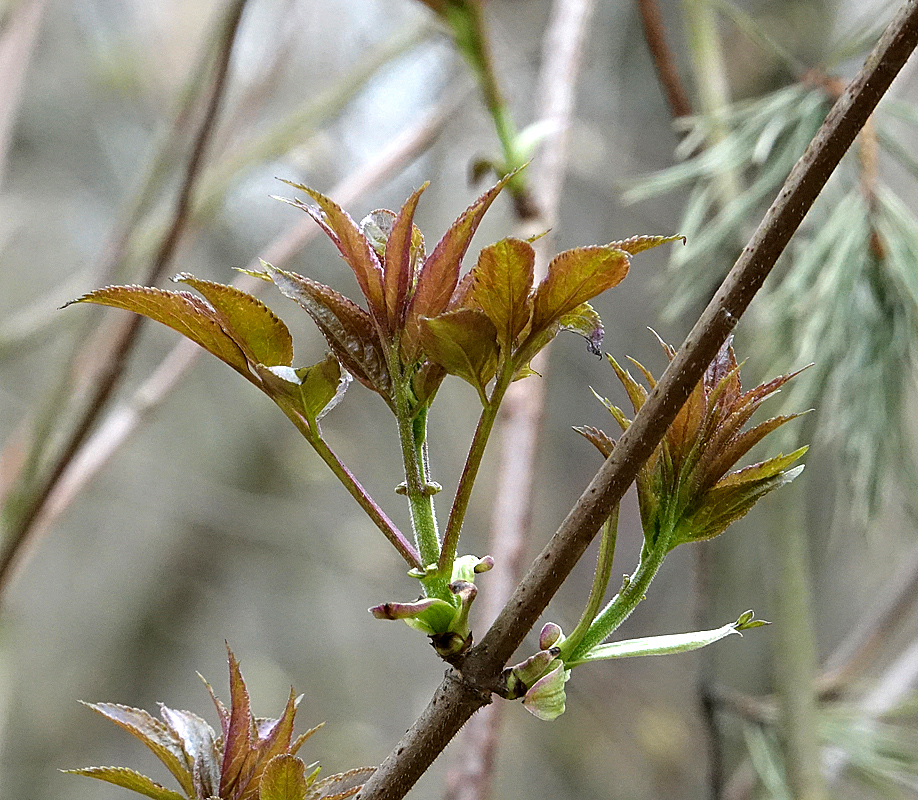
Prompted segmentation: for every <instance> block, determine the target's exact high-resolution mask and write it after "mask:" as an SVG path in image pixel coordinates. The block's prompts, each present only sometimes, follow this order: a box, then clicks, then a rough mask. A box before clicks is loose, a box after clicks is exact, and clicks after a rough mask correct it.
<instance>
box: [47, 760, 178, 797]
mask: <svg viewBox="0 0 918 800" xmlns="http://www.w3.org/2000/svg"><path fill="white" fill-rule="evenodd" d="M64 771H65V772H67V773H68V774H69V775H85V776H86V777H88V778H98V779H99V780H100V781H107V782H108V783H113V784H115V786H120V787H121V788H122V789H130V790H131V791H132V792H137V793H138V794H143V795H146V796H147V797H150V798H152V799H153V800H186V796H185V795H183V794H179V793H178V792H173V791H172V790H171V789H166V788H165V787H163V786H160V785H159V784H158V783H155V782H154V781H152V780H150V779H149V778H148V777H147V776H146V775H141V774H140V773H139V772H135V771H134V770H132V769H127V767H86V768H85V769H68V770H64Z"/></svg>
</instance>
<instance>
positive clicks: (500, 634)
mask: <svg viewBox="0 0 918 800" xmlns="http://www.w3.org/2000/svg"><path fill="white" fill-rule="evenodd" d="M916 44H918V0H909V2H907V3H905V4H903V6H902V7H901V8H900V10H899V13H898V14H897V15H896V17H895V19H894V20H893V22H892V23H891V24H890V26H889V28H887V30H886V32H885V33H884V34H883V37H882V38H881V39H880V41H879V42H878V44H877V46H876V48H874V51H873V52H872V53H871V55H870V56H869V57H868V59H867V61H866V62H865V64H864V66H863V68H862V69H861V71H860V72H859V74H858V76H857V77H856V78H855V80H854V81H852V82H851V84H850V85H849V86H848V88H847V89H846V91H845V93H844V94H843V95H842V97H841V98H840V99H839V100H838V102H837V103H836V104H835V106H834V107H833V108H832V110H831V112H830V113H829V115H828V117H827V118H826V121H825V122H824V123H823V125H822V127H821V128H820V130H819V132H818V133H817V134H816V136H815V137H814V139H813V141H812V142H811V143H810V145H809V147H808V148H807V150H806V152H805V153H804V154H803V156H801V158H800V160H799V161H798V162H797V164H796V165H795V166H794V168H793V170H791V174H790V175H789V176H788V179H787V181H786V182H785V184H784V186H783V188H782V189H781V191H780V193H779V194H778V197H777V199H776V200H775V201H774V203H773V204H772V206H771V208H769V210H768V212H767V213H766V214H765V218H764V219H763V220H762V222H761V224H760V225H759V227H758V229H757V230H756V232H755V234H754V235H753V237H752V239H751V240H750V242H749V244H748V245H747V246H746V248H745V249H744V250H743V253H742V255H741V256H740V257H739V259H738V260H737V262H736V264H735V265H734V266H733V269H732V270H731V271H730V274H729V275H728V276H727V278H726V279H725V280H724V282H723V284H722V285H721V287H720V289H719V290H718V291H717V293H716V295H715V296H714V298H713V299H712V300H711V302H710V304H709V305H708V307H707V308H706V309H705V310H704V312H703V313H702V315H701V317H700V318H699V320H698V322H697V323H696V324H695V326H694V328H692V330H691V332H690V333H689V335H688V337H687V338H686V340H685V342H684V343H683V345H682V347H681V348H680V349H679V352H678V353H677V354H676V356H675V358H674V359H673V361H672V363H671V364H670V366H669V368H668V369H667V370H666V372H665V373H664V374H663V377H662V378H661V379H660V382H659V383H658V384H657V386H656V388H655V389H654V390H653V392H651V394H650V396H649V398H648V399H647V402H646V403H645V404H644V406H643V408H642V409H641V411H640V412H639V413H638V414H637V416H636V417H635V420H634V422H633V423H632V424H631V426H630V427H629V429H628V430H627V431H626V432H625V433H624V434H623V436H622V438H621V439H620V441H619V443H618V445H617V446H616V448H615V451H614V452H613V454H612V456H611V457H610V458H609V459H608V460H607V461H606V462H605V464H603V466H602V467H601V468H600V470H599V472H598V473H597V474H596V476H595V477H594V479H593V480H592V481H591V482H590V484H589V486H587V488H586V489H585V490H584V492H583V494H582V495H581V497H580V499H579V500H578V502H577V504H576V505H575V506H574V508H573V509H572V510H571V511H570V513H569V514H568V516H567V518H566V519H565V520H564V522H563V523H562V524H561V526H560V528H559V529H558V530H557V531H556V533H555V535H554V536H553V537H552V539H551V540H550V541H549V543H548V544H547V545H546V546H545V548H544V549H543V551H542V552H541V553H540V554H539V556H538V557H537V558H536V560H535V562H534V563H533V565H532V566H531V567H530V569H529V572H528V574H527V575H526V576H525V577H524V578H523V580H522V581H521V582H520V584H519V585H518V586H517V588H516V591H515V592H514V594H513V596H512V597H511V598H510V601H509V602H508V603H507V605H506V606H505V607H504V609H503V611H502V612H501V614H500V615H499V616H498V618H497V620H496V621H495V622H494V624H493V625H492V626H491V628H490V630H489V631H488V632H487V634H486V635H485V637H484V638H483V639H482V641H481V643H480V644H479V645H477V646H476V647H474V648H473V649H472V650H471V651H470V652H469V654H468V656H467V658H466V659H465V661H464V663H463V664H462V665H461V671H458V670H450V672H449V673H448V674H447V677H446V679H445V680H444V682H443V683H442V684H441V686H440V687H439V689H438V690H437V692H436V694H435V695H434V698H433V700H431V703H430V705H429V706H428V707H427V709H426V710H425V711H424V713H423V714H422V716H421V717H420V718H419V719H418V721H417V722H416V723H415V724H414V725H412V727H411V728H410V729H409V730H408V732H407V733H406V735H405V737H404V738H403V739H402V741H401V742H400V743H399V744H398V745H397V746H396V748H395V750H394V751H393V752H392V753H391V754H390V755H389V756H388V758H386V760H385V761H384V762H383V763H382V764H381V765H380V766H379V768H378V769H377V771H376V772H375V773H374V774H373V775H372V776H371V777H370V780H369V781H367V783H366V785H365V786H364V788H363V790H362V791H361V793H360V797H361V800H397V798H401V797H404V796H405V794H406V793H407V792H408V791H409V790H410V789H411V787H412V786H413V785H414V783H415V782H416V781H417V780H418V778H420V776H421V775H422V774H423V773H424V771H425V770H426V769H427V768H428V767H429V766H430V764H432V763H433V761H434V760H435V759H436V757H437V756H438V755H439V754H440V752H442V750H443V749H444V748H445V747H446V745H447V743H448V742H449V741H450V739H452V738H453V736H455V734H456V732H457V731H458V730H459V729H460V728H461V727H462V725H463V724H465V722H466V721H467V720H468V719H469V718H470V717H471V716H472V714H474V713H475V711H477V710H478V709H480V708H482V707H483V706H485V705H487V704H488V703H489V702H490V690H491V689H492V688H493V687H494V685H495V682H496V681H497V679H498V677H499V675H500V671H501V669H502V668H503V666H504V664H505V663H506V662H507V661H508V660H509V658H510V656H511V655H512V654H513V652H514V651H515V650H516V648H517V647H518V646H519V644H520V643H521V642H522V640H523V638H524V636H525V635H526V633H527V631H529V629H530V628H531V627H532V626H533V625H534V624H535V622H536V620H537V619H538V617H539V615H540V614H541V613H542V611H543V610H544V608H545V606H546V605H547V604H548V601H549V600H550V599H551V597H552V596H553V595H554V594H555V592H556V591H557V590H558V588H559V587H560V586H561V584H562V583H563V582H564V580H565V579H566V578H567V576H568V575H569V574H570V571H571V570H572V569H573V567H574V565H575V564H576V563H577V561H578V559H579V558H580V557H581V555H582V554H583V552H584V551H585V550H586V548H587V546H588V545H589V543H590V541H591V540H592V539H593V537H594V536H595V534H596V532H597V530H598V529H599V526H600V525H601V523H602V521H603V519H605V517H607V516H608V515H609V513H610V512H611V510H612V508H613V506H614V505H615V504H616V503H618V502H619V500H620V499H621V497H622V495H623V494H624V492H625V490H626V489H627V488H628V486H629V485H630V484H631V482H632V481H633V480H634V477H635V475H636V474H637V471H638V469H639V468H640V466H641V464H642V463H643V462H644V461H645V460H646V459H647V458H648V457H649V456H650V454H651V453H652V452H653V449H654V447H656V445H657V444H658V443H659V441H660V440H661V439H662V437H663V434H664V433H665V431H666V429H667V428H668V427H669V425H670V424H671V423H672V421H673V419H674V418H675V416H676V414H677V413H678V411H679V409H680V408H681V406H682V404H683V403H684V402H685V400H686V398H687V397H688V395H689V393H690V392H691V390H692V388H693V387H694V386H695V384H696V383H697V382H698V380H699V379H700V378H701V375H702V373H703V372H704V369H705V368H706V366H707V365H708V364H709V363H710V361H711V359H712V358H713V357H714V356H715V355H716V353H717V350H718V349H719V348H720V346H721V345H722V344H723V342H724V341H725V339H726V338H727V336H728V335H729V334H730V332H731V331H732V330H733V328H734V327H735V326H736V323H737V322H738V321H739V319H740V317H741V316H742V314H743V312H745V310H746V308H747V307H748V305H749V303H750V302H751V301H752V298H753V297H754V296H755V294H756V292H757V291H758V290H759V289H760V288H761V286H762V284H763V283H764V281H765V278H766V277H767V276H768V274H769V272H770V271H771V269H772V268H773V267H774V264H775V262H776V261H777V259H778V257H779V256H780V255H781V253H782V252H783V250H784V248H785V247H786V246H787V243H788V242H789V241H790V238H791V236H792V235H793V234H794V232H795V231H796V230H797V228H798V227H799V225H800V223H801V222H802V220H803V218H804V216H805V215H806V213H807V211H808V210H809V209H810V207H811V206H812V204H813V202H814V201H815V200H816V197H817V196H818V194H819V192H820V191H821V190H822V188H823V186H824V185H825V183H826V181H827V180H828V178H829V176H830V175H831V173H832V171H833V170H834V169H835V167H836V166H837V165H838V162H839V161H840V160H841V158H842V156H843V155H844V153H845V151H846V150H847V149H848V147H849V146H850V145H851V143H852V142H853V141H854V138H855V136H856V135H857V133H858V131H859V130H860V129H861V128H862V127H863V125H864V123H865V122H866V120H867V118H868V117H869V116H870V114H871V113H872V111H873V109H874V108H875V107H876V104H877V102H879V99H880V97H882V95H883V93H884V92H885V91H886V90H887V88H888V87H889V85H890V84H891V83H892V80H893V78H894V77H895V76H896V75H897V74H898V72H899V70H900V69H901V68H902V66H903V65H904V64H905V62H906V60H907V59H908V57H909V55H911V53H912V51H913V50H914V48H915V46H916Z"/></svg>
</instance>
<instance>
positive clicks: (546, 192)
mask: <svg viewBox="0 0 918 800" xmlns="http://www.w3.org/2000/svg"><path fill="white" fill-rule="evenodd" d="M594 7H595V2H594V0H557V1H556V2H555V3H554V5H553V10H552V16H551V21H550V23H549V26H548V29H547V30H546V33H545V38H544V42H543V46H542V67H541V70H540V75H539V88H538V95H537V96H538V97H540V98H541V103H540V105H541V108H540V109H539V114H538V118H539V119H540V120H542V121H544V122H548V123H549V127H550V130H551V131H552V135H551V136H550V137H549V139H548V140H546V142H545V143H544V144H543V147H542V151H541V153H540V155H539V158H537V159H536V160H535V161H534V163H533V165H532V166H531V167H530V168H529V170H530V175H529V184H528V188H529V190H530V192H532V195H533V197H534V198H535V207H536V208H537V210H538V214H537V216H536V218H535V220H532V219H526V217H524V216H522V215H520V216H521V219H520V223H521V227H526V229H527V230H525V231H521V234H522V235H523V236H527V235H530V234H531V233H533V232H537V233H541V232H542V231H544V230H548V229H550V228H552V227H553V226H554V224H555V221H556V220H557V216H558V207H559V205H560V199H561V190H562V186H563V183H564V175H565V171H566V166H567V161H568V152H569V148H568V138H569V137H568V132H569V130H570V124H571V119H572V116H573V112H574V101H575V89H576V86H577V83H578V77H579V74H580V65H581V61H582V55H583V47H584V40H585V38H586V34H587V29H588V26H589V21H590V18H591V16H592V13H593V9H594ZM527 213H529V212H527ZM534 246H535V248H536V264H535V271H536V275H535V281H536V282H538V281H540V280H541V279H542V278H543V277H544V275H545V272H546V270H547V266H548V261H549V258H550V257H551V249H552V247H553V237H552V236H551V235H549V236H544V237H542V238H541V239H539V240H537V241H536V242H535V244H534ZM547 355H548V354H547V352H546V351H543V352H542V353H540V354H539V357H538V361H537V363H535V364H534V365H533V366H534V368H535V370H536V371H537V372H539V373H540V374H541V375H542V379H541V380H537V381H535V382H526V384H525V385H524V384H523V383H516V384H514V385H512V386H511V387H510V389H509V390H508V391H507V394H506V395H505V397H504V402H503V405H502V406H501V417H500V422H501V424H502V430H501V439H500V441H501V445H500V455H499V458H500V462H499V466H498V473H497V487H496V490H495V496H496V498H497V499H496V501H495V504H494V509H493V511H492V516H491V547H490V548H489V552H490V553H491V555H493V556H494V558H495V567H494V569H492V570H491V571H490V572H489V573H488V574H487V576H486V577H485V578H484V580H485V581H486V582H487V591H486V592H484V593H483V594H482V596H481V599H480V600H479V602H480V603H481V607H480V608H479V609H478V610H479V611H480V612H483V617H484V619H485V620H486V621H487V624H490V623H491V621H492V620H493V619H494V618H495V617H496V616H497V614H498V612H499V611H500V609H501V608H502V607H503V605H504V604H505V603H506V602H507V600H508V599H509V598H510V595H511V594H512V592H513V588H514V586H515V585H516V582H517V581H518V580H519V576H520V573H521V572H522V568H523V558H524V556H525V543H526V541H527V540H528V538H529V537H528V536H527V534H528V532H529V528H530V522H531V509H532V485H533V477H534V464H535V457H536V450H537V442H538V440H539V435H540V429H541V423H542V417H543V412H544V406H545V382H546V378H547V374H548V359H547V358H546V356H547ZM502 708H503V705H502V704H496V705H491V706H489V707H487V708H485V709H482V711H481V712H480V713H479V714H477V715H476V716H475V717H474V718H473V720H472V721H471V722H470V723H469V725H468V726H467V729H466V731H465V732H464V736H465V738H464V740H463V746H462V747H461V748H460V752H459V757H458V762H459V764H460V765H461V766H460V767H458V768H456V769H455V770H453V771H451V772H450V774H449V775H448V776H447V783H448V791H447V795H446V796H447V798H449V800H485V799H486V798H488V797H490V795H491V783H492V777H493V771H494V764H495V762H496V750H497V744H498V740H499V737H498V732H499V730H500V724H501V714H502Z"/></svg>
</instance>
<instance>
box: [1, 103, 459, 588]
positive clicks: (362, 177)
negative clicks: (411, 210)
mask: <svg viewBox="0 0 918 800" xmlns="http://www.w3.org/2000/svg"><path fill="white" fill-rule="evenodd" d="M467 94H468V92H467V91H463V92H456V93H453V94H452V95H451V96H449V97H448V98H447V99H445V100H444V101H443V103H442V104H441V105H440V106H438V107H437V108H436V109H435V110H434V111H433V112H431V113H430V114H428V115H427V116H425V117H424V118H423V119H422V120H421V121H420V122H419V123H418V124H417V125H415V126H413V127H412V128H410V129H409V130H407V131H405V132H404V133H403V134H402V135H400V136H398V137H397V138H396V139H395V140H394V141H393V142H392V144H391V145H390V146H389V147H388V148H387V149H386V150H385V151H384V152H383V153H380V154H378V155H376V156H374V157H373V158H372V160H371V161H370V163H369V164H367V165H366V166H364V167H363V168H361V169H360V170H358V171H356V172H354V173H353V174H352V175H349V176H348V177H347V178H345V179H344V180H343V181H341V183H339V184H338V185H337V186H336V187H335V188H333V189H332V190H331V191H330V192H329V195H330V196H331V197H332V198H333V199H334V200H335V201H336V202H338V203H339V204H340V205H342V206H345V207H346V206H348V205H351V204H353V203H355V202H356V201H357V200H358V199H360V197H361V196H363V195H365V194H367V193H368V192H370V191H372V190H373V189H374V188H376V187H377V186H379V185H381V184H382V183H383V182H384V181H385V180H387V179H388V178H389V177H391V176H392V175H394V174H397V172H398V171H399V170H400V169H402V168H403V167H404V166H405V165H406V164H408V163H410V162H411V161H412V160H413V159H414V158H416V157H417V156H419V155H420V154H421V153H423V152H424V151H426V150H427V149H428V148H429V147H430V146H431V144H432V143H433V142H434V141H435V140H436V138H437V137H438V136H439V134H440V132H441V131H442V130H443V128H444V127H445V125H446V123H447V121H448V120H449V119H450V118H451V117H452V116H453V114H454V113H455V112H456V110H457V109H458V108H459V106H460V103H461V102H462V98H463V97H465V96H466V95H467ZM319 233H320V228H319V227H318V226H317V225H316V224H315V223H314V222H313V221H312V219H311V218H308V217H304V218H303V219H301V220H300V221H299V222H298V223H297V224H296V225H294V226H293V227H292V228H291V229H290V230H288V231H286V232H285V233H284V234H283V235H281V236H280V237H278V238H277V239H276V240H275V241H274V242H272V243H271V244H270V245H269V246H268V248H267V249H266V250H265V251H264V252H263V254H262V258H264V259H265V261H268V262H269V263H271V264H274V265H275V266H277V267H281V268H283V267H285V266H287V265H289V263H290V262H292V261H293V259H294V258H295V257H296V256H297V255H298V254H299V253H300V251H302V250H303V248H304V247H306V245H307V244H309V242H311V241H312V240H313V239H315V238H316V236H317V235H318V234H319ZM259 268H260V263H259V260H258V259H257V258H256V259H253V261H252V263H250V264H249V265H248V269H251V270H253V271H254V270H258V269H259ZM233 285H234V286H236V287H237V288H239V289H242V290H243V291H247V292H250V293H252V294H254V293H256V292H258V291H259V290H260V289H261V288H262V287H264V285H265V284H264V282H263V281H260V280H258V279H257V278H253V277H251V276H249V275H241V276H240V277H239V278H237V279H236V280H235V281H234V283H233ZM203 352H204V351H203V350H202V349H201V348H200V347H198V346H197V345H196V344H194V343H193V342H191V341H189V340H188V339H181V340H180V341H179V342H178V343H177V344H176V345H175V346H174V347H173V348H172V350H171V351H169V353H168V354H167V355H166V357H165V358H163V360H162V361H161V362H160V363H159V365H158V366H157V367H156V368H155V369H154V370H153V371H152V373H151V374H150V375H149V377H148V378H147V379H146V380H145V381H144V382H143V383H142V384H141V386H140V387H139V388H138V389H137V390H136V391H135V392H134V393H133V395H132V396H131V397H130V398H129V399H128V400H126V401H124V402H122V403H120V404H119V405H118V406H116V407H115V408H114V409H112V410H111V411H110V412H109V413H108V414H107V415H106V417H105V418H104V419H103V420H102V422H101V423H100V425H99V426H98V427H97V429H96V430H95V431H94V432H93V434H92V436H90V437H89V438H88V439H87V440H86V442H85V443H84V445H83V446H82V447H81V448H80V451H79V453H78V454H77V456H76V457H75V458H74V459H73V460H72V461H71V462H70V464H69V465H68V466H67V469H66V470H65V471H64V472H63V473H62V475H61V477H60V480H59V481H58V483H57V485H56V486H55V487H54V490H53V491H52V492H51V494H50V496H49V497H48V500H47V502H46V504H45V506H44V508H43V509H42V510H41V513H40V514H39V515H38V517H37V518H36V519H35V522H34V524H33V529H32V532H31V534H30V537H29V538H30V541H32V542H35V541H38V540H39V539H41V538H42V537H43V536H44V534H45V533H46V532H47V531H48V529H49V528H51V527H52V526H53V525H54V524H55V523H56V522H57V520H58V519H59V518H60V516H61V514H63V513H64V511H66V510H67V508H69V506H70V505H71V504H72V503H73V501H74V500H75V499H76V498H77V497H78V496H79V495H80V494H82V492H83V491H84V490H85V489H86V487H87V486H88V485H89V483H90V482H91V481H92V480H93V478H94V477H95V476H96V475H97V474H98V473H99V472H100V471H101V470H102V469H103V467H105V465H106V464H107V463H108V462H109V461H110V460H111V459H112V457H113V456H114V455H115V453H116V452H118V450H119V449H120V448H121V447H122V446H123V445H124V444H125V443H126V442H127V441H128V440H129V439H130V438H131V436H133V435H134V434H135V433H137V431H138V430H139V429H140V428H141V426H142V425H143V424H144V423H145V422H146V421H147V420H148V419H149V418H150V417H151V415H152V414H153V412H154V411H156V409H158V408H159V407H160V406H161V405H162V404H163V403H164V402H165V401H166V399H167V398H168V397H169V396H170V395H171V394H172V391H173V390H174V389H175V387H176V386H177V385H178V384H179V383H180V382H181V380H182V379H183V378H184V377H185V376H186V375H187V374H188V372H189V371H190V369H191V367H192V366H193V365H194V364H195V362H196V361H197V359H198V357H199V356H200V355H202V354H203ZM25 560H26V559H25V558H22V557H20V558H19V559H18V561H17V564H16V569H15V571H14V575H15V573H18V572H19V571H20V570H21V569H22V565H23V563H24V561H25ZM9 580H12V576H11V578H10V579H9ZM9 580H8V583H9Z"/></svg>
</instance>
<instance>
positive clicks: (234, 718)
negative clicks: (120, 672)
mask: <svg viewBox="0 0 918 800" xmlns="http://www.w3.org/2000/svg"><path fill="white" fill-rule="evenodd" d="M227 652H228V654H229V671H230V707H229V708H226V706H225V705H224V704H223V703H222V702H221V701H220V700H218V699H217V697H216V695H215V694H214V692H213V690H212V689H211V688H210V685H209V684H207V683H206V681H205V685H206V686H207V690H208V692H210V696H211V698H212V699H213V702H214V705H215V706H216V709H217V715H218V716H219V718H220V733H219V734H217V733H216V732H215V731H214V730H213V728H211V727H210V725H209V724H208V723H207V722H205V721H204V720H203V719H202V718H201V717H199V716H198V715H196V714H192V713H191V712H190V711H178V710H176V709H172V708H169V707H168V706H165V705H161V706H160V716H161V717H162V719H157V718H156V717H154V716H153V715H152V714H149V713H148V712H146V711H143V710H140V709H136V708H129V707H127V706H121V705H116V704H114V703H87V704H86V705H87V706H88V707H89V708H91V709H93V711H96V712H98V713H99V714H101V715H102V716H103V717H105V718H106V719H109V720H111V721H112V722H114V723H115V724H116V725H118V726H120V727H121V728H124V730H126V731H127V732H128V733H130V734H131V735H133V736H135V737H137V738H138V739H139V740H140V741H141V742H143V743H144V744H145V745H146V746H147V747H148V748H150V750H152V751H153V753H154V754H155V755H156V757H157V758H158V759H159V760H160V761H161V762H162V763H163V764H164V765H165V767H166V768H167V769H168V770H169V772H170V773H172V775H173V777H174V778H175V779H176V781H178V784H179V786H180V787H181V793H180V792H176V791H173V790H172V789H167V788H165V787H164V786H161V785H160V784H158V783H156V782H155V781H153V780H152V779H151V778H148V777H147V776H146V775H142V774H140V773H139V772H135V771H134V770H132V769H127V768H125V767H87V768H84V769H74V770H68V772H70V773H72V774H75V775H86V776H88V777H90V778H97V779H99V780H103V781H107V782H108V783H113V784H115V785H116V786H121V787H123V788H125V789H130V790H131V791H134V792H137V793H138V794H143V795H146V796H147V797H150V798H153V800H344V798H347V797H353V796H354V795H355V794H357V792H359V791H360V787H361V786H362V785H363V782H364V780H366V778H367V777H369V775H370V774H371V773H372V772H373V768H372V767H365V768H359V769H353V770H349V771H348V772H343V773H339V774H337V775H330V776H329V777H327V778H324V779H322V780H318V777H319V768H318V767H317V766H316V765H315V764H313V765H311V766H309V767H307V766H306V764H305V763H304V762H303V760H302V759H300V758H298V757H297V755H296V754H297V752H298V751H299V750H300V748H301V747H302V746H303V744H304V743H305V742H306V740H307V739H309V737H310V736H312V735H313V734H314V733H315V732H316V731H317V730H318V729H319V727H321V726H318V727H315V728H312V729H311V730H309V731H307V732H306V733H303V734H301V735H299V736H297V737H295V738H294V735H293V734H294V722H295V718H296V711H297V707H298V705H299V703H300V700H301V699H302V697H296V696H295V695H294V693H293V691H292V690H291V692H290V697H289V699H288V700H287V705H286V706H285V708H284V711H283V713H282V714H281V716H280V717H278V718H277V719H263V718H259V717H255V716H254V715H253V714H252V707H251V701H250V698H249V693H248V690H247V689H246V685H245V681H244V680H243V678H242V672H241V671H240V669H239V663H238V662H237V661H236V659H235V657H234V656H233V653H232V652H231V651H229V650H227Z"/></svg>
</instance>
